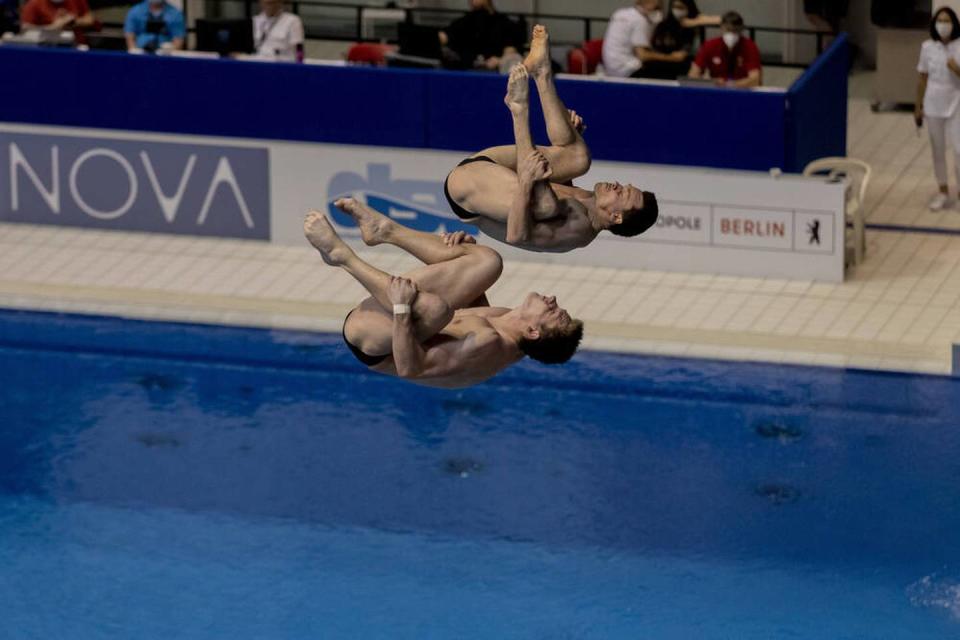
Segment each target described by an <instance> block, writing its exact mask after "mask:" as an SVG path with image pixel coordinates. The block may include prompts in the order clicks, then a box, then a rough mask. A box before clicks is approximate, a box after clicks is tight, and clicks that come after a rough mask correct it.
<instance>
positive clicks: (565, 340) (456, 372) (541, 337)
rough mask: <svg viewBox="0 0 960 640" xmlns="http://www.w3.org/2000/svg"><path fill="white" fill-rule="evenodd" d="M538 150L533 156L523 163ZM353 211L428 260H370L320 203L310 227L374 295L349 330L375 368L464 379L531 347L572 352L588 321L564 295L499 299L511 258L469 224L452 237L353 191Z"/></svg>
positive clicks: (551, 356)
mask: <svg viewBox="0 0 960 640" xmlns="http://www.w3.org/2000/svg"><path fill="white" fill-rule="evenodd" d="M532 163H533V158H530V157H528V158H527V160H525V162H524V163H523V168H524V169H525V170H526V171H528V172H530V171H532V169H531V168H530V167H529V166H528V165H531V164H532ZM335 205H336V206H337V208H339V209H340V210H341V211H344V212H345V213H347V214H349V215H350V216H352V217H353V218H354V219H355V220H356V221H357V224H358V226H359V227H360V232H361V235H362V237H363V241H364V242H365V243H366V244H368V245H370V246H373V245H377V244H384V243H387V244H392V245H395V246H397V247H400V248H401V249H404V250H405V251H407V252H409V253H411V254H412V255H413V256H415V257H416V258H418V259H419V260H421V261H422V262H423V263H424V266H421V267H419V268H417V269H414V270H413V271H411V272H410V273H408V274H406V275H404V276H400V277H395V276H391V275H389V274H387V273H384V272H383V271H380V270H379V269H377V268H375V267H373V266H372V265H370V264H368V263H367V262H364V261H363V260H362V259H360V257H358V256H357V254H356V253H354V251H353V250H352V249H351V248H350V247H349V246H347V244H346V243H345V242H344V241H343V240H342V239H340V237H339V236H338V235H337V233H336V231H334V229H333V227H332V226H331V224H330V221H329V220H328V219H327V218H326V216H324V215H323V214H321V213H318V212H316V211H312V212H310V213H309V214H307V217H306V220H305V221H304V233H305V234H306V236H307V239H308V240H309V241H310V243H311V244H312V245H313V246H314V247H316V249H317V250H318V251H319V252H320V255H321V256H322V257H323V260H324V261H325V262H326V263H327V264H329V265H333V266H336V267H340V268H342V269H344V270H345V271H346V272H347V273H349V274H350V275H352V276H353V277H354V278H356V279H357V281H358V282H359V283H360V284H362V285H363V286H364V287H365V288H366V289H367V291H369V292H370V297H369V298H367V299H365V300H364V301H363V302H361V303H360V304H359V306H357V307H356V308H354V309H353V310H352V311H351V312H350V313H349V314H347V317H346V320H345V321H344V324H343V338H344V340H345V341H346V343H347V346H348V347H349V348H350V350H351V351H352V352H353V354H354V355H355V356H356V357H357V359H358V360H360V362H362V363H363V364H365V365H366V366H367V367H369V368H370V369H372V370H374V371H377V372H380V373H384V374H387V375H393V376H398V377H400V378H405V379H407V380H410V381H411V382H416V383H418V384H423V385H427V386H433V387H444V388H460V387H467V386H470V385H474V384H478V383H480V382H483V381H484V380H487V379H488V378H492V377H493V376H494V375H496V374H497V373H498V372H500V371H501V370H503V369H505V368H507V367H509V366H510V365H512V364H514V363H516V362H518V361H520V360H522V359H523V357H524V356H525V355H528V356H530V357H531V358H534V359H536V360H539V361H541V362H546V363H557V364H558V363H562V362H566V361H567V360H569V359H570V358H571V357H572V356H573V354H574V352H575V351H576V350H577V346H578V345H579V343H580V339H581V338H582V336H583V323H582V322H580V321H579V320H574V319H573V318H571V317H570V314H569V313H567V312H566V311H565V310H564V309H561V308H560V307H558V306H557V301H556V298H552V297H546V296H542V295H540V294H538V293H530V294H528V295H527V297H526V298H525V300H524V302H523V304H521V305H520V306H519V307H517V308H515V309H506V308H503V307H491V306H490V305H489V303H488V302H487V299H486V295H485V292H486V290H487V289H488V288H489V287H490V286H491V285H493V283H494V282H496V281H497V279H498V278H499V277H500V272H501V270H502V268H503V263H502V260H501V258H500V254H498V253H497V252H496V251H494V250H493V249H490V248H489V247H482V246H479V245H477V244H476V243H474V242H472V239H468V238H467V237H466V236H465V235H464V234H463V233H462V232H458V233H454V234H447V235H446V236H445V237H441V236H437V235H432V234H429V233H423V232H420V231H414V230H413V229H409V228H407V227H404V226H402V225H400V224H398V223H396V222H394V221H393V220H391V219H389V218H387V217H386V216H384V215H382V214H380V213H378V212H377V211H374V210H373V209H371V208H370V207H368V206H366V205H364V204H362V203H360V202H357V201H356V200H354V199H352V198H343V199H340V200H337V202H336V203H335Z"/></svg>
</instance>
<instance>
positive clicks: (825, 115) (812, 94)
mask: <svg viewBox="0 0 960 640" xmlns="http://www.w3.org/2000/svg"><path fill="white" fill-rule="evenodd" d="M849 69H850V47H849V43H848V40H847V36H846V34H841V35H840V37H838V38H837V39H836V40H834V42H833V44H832V45H831V46H830V48H829V49H828V50H827V51H825V52H824V53H823V55H821V56H820V57H819V58H817V60H816V61H815V62H814V63H813V65H811V66H810V68H809V69H807V71H806V72H805V73H804V74H803V75H802V76H801V77H800V78H799V79H797V81H796V82H795V83H794V84H793V86H792V87H790V92H789V93H788V94H787V114H786V120H787V123H788V124H787V132H788V135H787V139H786V148H787V163H786V167H785V170H786V171H793V172H798V173H799V172H801V171H803V168H804V167H805V166H806V165H807V163H809V162H810V161H811V160H816V159H817V158H824V157H828V156H845V155H847V73H848V71H849Z"/></svg>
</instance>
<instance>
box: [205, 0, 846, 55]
mask: <svg viewBox="0 0 960 640" xmlns="http://www.w3.org/2000/svg"><path fill="white" fill-rule="evenodd" d="M208 3H211V4H214V5H224V4H236V3H242V4H243V11H244V15H245V16H247V17H252V16H253V15H254V13H256V11H258V10H259V9H258V8H257V3H256V0H208ZM290 5H291V8H292V10H293V13H296V14H297V15H301V8H302V7H310V8H314V7H315V8H319V9H334V10H342V11H345V12H346V11H349V12H351V13H352V14H353V17H352V22H353V25H352V28H351V29H349V30H348V33H342V32H341V33H338V32H336V31H330V30H320V29H316V28H311V25H309V24H308V23H307V21H306V20H305V21H304V27H305V29H306V31H307V37H308V38H313V39H322V40H343V41H356V42H384V41H386V42H389V43H394V42H395V39H394V38H364V37H363V17H364V13H365V12H366V11H371V10H383V9H385V8H388V7H382V6H381V7H377V6H370V5H356V4H347V3H342V2H327V1H326V0H292V1H291V2H290ZM395 10H396V11H402V12H403V13H404V20H405V21H407V22H421V23H422V22H423V18H427V17H429V16H431V15H433V16H444V17H446V18H447V20H445V21H443V22H439V21H436V20H435V21H431V23H432V24H436V25H437V26H440V25H444V24H448V23H449V22H450V20H451V19H452V18H453V17H454V16H461V15H463V14H464V11H463V10H462V9H442V8H413V9H411V8H402V7H397V8H395ZM504 13H505V14H506V15H508V16H511V17H513V18H523V19H524V20H526V22H527V25H528V26H532V25H533V24H535V23H537V22H542V21H550V22H566V23H579V25H580V31H581V34H582V37H581V38H580V39H579V40H572V41H571V40H567V41H564V40H554V44H556V45H559V46H579V45H580V44H581V43H582V42H584V41H586V40H592V39H594V38H600V37H603V30H600V29H596V28H595V24H596V23H603V24H605V23H607V22H609V21H610V17H609V16H572V15H561V14H552V13H524V12H517V11H510V12H504ZM706 29H718V27H707V28H706ZM746 29H747V33H748V34H749V36H750V39H752V40H756V38H757V35H758V34H793V35H799V36H805V37H813V38H815V41H816V49H815V51H816V55H820V54H821V53H823V50H824V43H825V39H826V38H828V37H829V38H832V37H834V36H835V35H836V34H832V33H829V32H825V31H816V30H813V29H789V28H784V27H763V26H747V27H746ZM700 32H701V40H702V39H703V36H704V35H705V30H704V29H701V30H700ZM811 62H812V60H811ZM764 63H765V64H768V65H771V66H784V67H801V68H805V67H807V66H809V64H810V63H809V62H808V63H793V62H783V61H782V60H764Z"/></svg>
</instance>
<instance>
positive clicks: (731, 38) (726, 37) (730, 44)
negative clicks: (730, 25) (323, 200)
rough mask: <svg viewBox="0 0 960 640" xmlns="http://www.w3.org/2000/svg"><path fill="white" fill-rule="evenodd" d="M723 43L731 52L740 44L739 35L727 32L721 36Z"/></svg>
mask: <svg viewBox="0 0 960 640" xmlns="http://www.w3.org/2000/svg"><path fill="white" fill-rule="evenodd" d="M723 42H724V43H725V44H726V45H727V49H731V50H732V49H733V48H734V47H735V46H737V43H738V42H740V34H739V33H732V32H730V31H727V32H726V33H724V34H723Z"/></svg>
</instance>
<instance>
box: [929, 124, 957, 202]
mask: <svg viewBox="0 0 960 640" xmlns="http://www.w3.org/2000/svg"><path fill="white" fill-rule="evenodd" d="M958 116H960V111H958V113H955V114H953V116H951V117H949V118H937V117H935V116H925V117H924V120H926V121H927V131H929V132H930V149H931V150H932V151H933V173H934V174H935V175H936V176H937V184H938V185H945V184H947V144H949V145H950V146H951V147H952V148H953V154H954V155H953V165H954V166H953V168H954V171H955V173H956V176H957V185H958V188H960V117H958Z"/></svg>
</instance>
